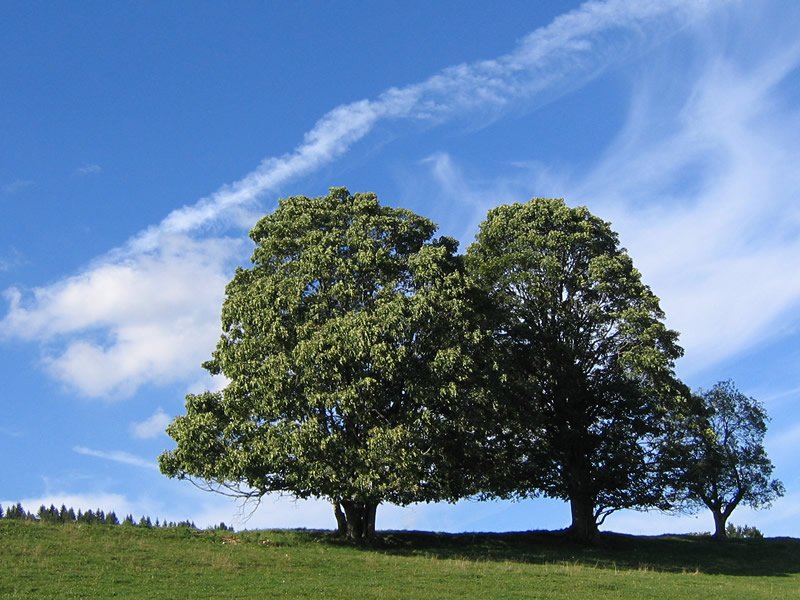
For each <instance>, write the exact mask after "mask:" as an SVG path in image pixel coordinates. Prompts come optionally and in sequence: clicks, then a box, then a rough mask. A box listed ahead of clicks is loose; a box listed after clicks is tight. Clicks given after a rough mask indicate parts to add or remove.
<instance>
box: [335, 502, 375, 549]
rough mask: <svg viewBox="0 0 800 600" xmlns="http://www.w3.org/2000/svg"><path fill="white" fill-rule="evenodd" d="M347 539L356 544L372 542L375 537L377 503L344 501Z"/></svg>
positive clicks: (342, 503)
mask: <svg viewBox="0 0 800 600" xmlns="http://www.w3.org/2000/svg"><path fill="white" fill-rule="evenodd" d="M341 505H342V508H344V516H345V521H346V525H345V527H346V531H347V537H348V538H349V539H351V540H353V541H355V542H359V543H360V542H364V541H368V540H371V539H372V538H373V537H374V536H375V513H376V512H377V510H378V503H377V502H358V501H353V500H342V502H341Z"/></svg>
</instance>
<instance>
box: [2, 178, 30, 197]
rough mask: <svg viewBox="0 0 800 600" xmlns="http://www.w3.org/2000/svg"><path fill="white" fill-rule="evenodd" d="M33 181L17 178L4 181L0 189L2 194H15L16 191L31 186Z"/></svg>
mask: <svg viewBox="0 0 800 600" xmlns="http://www.w3.org/2000/svg"><path fill="white" fill-rule="evenodd" d="M34 183H35V182H34V181H31V180H30V179H17V180H15V181H12V182H11V183H6V184H5V185H3V186H2V187H0V190H2V191H3V193H4V194H16V193H17V192H21V191H22V190H24V189H26V188H29V187H31V186H32V185H33V184H34Z"/></svg>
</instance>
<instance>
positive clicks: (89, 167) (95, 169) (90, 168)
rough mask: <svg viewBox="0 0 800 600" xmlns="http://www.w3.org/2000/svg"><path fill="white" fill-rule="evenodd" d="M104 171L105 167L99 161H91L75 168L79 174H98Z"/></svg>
mask: <svg viewBox="0 0 800 600" xmlns="http://www.w3.org/2000/svg"><path fill="white" fill-rule="evenodd" d="M102 172H103V167H101V166H100V165H98V164H97V163H90V164H86V165H83V166H82V167H78V168H77V169H75V173H77V174H78V175H97V174H98V173H102Z"/></svg>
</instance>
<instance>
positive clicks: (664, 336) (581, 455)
mask: <svg viewBox="0 0 800 600" xmlns="http://www.w3.org/2000/svg"><path fill="white" fill-rule="evenodd" d="M467 267H468V270H469V272H470V275H471V276H472V277H473V278H474V279H475V281H476V282H477V284H478V285H479V286H480V287H481V289H482V290H484V292H485V294H486V295H487V297H488V304H487V309H486V319H487V323H488V326H489V328H490V329H491V330H492V332H493V342H494V347H493V362H494V368H495V374H496V377H495V379H494V383H493V388H494V389H493V392H494V394H495V396H496V397H497V398H499V399H500V401H499V403H498V413H497V415H498V426H497V432H496V435H495V436H494V438H493V439H494V440H495V441H496V442H497V443H498V444H499V446H500V447H501V448H500V450H499V451H498V454H497V456H498V457H500V459H501V460H500V461H499V462H500V463H501V464H498V465H497V466H496V468H495V469H494V473H495V475H496V476H495V477H494V480H493V481H490V482H489V484H488V487H489V488H490V489H491V490H492V491H493V492H494V493H495V494H497V495H501V496H503V495H509V494H517V495H535V494H538V493H542V494H544V495H546V496H549V497H554V498H561V499H564V500H569V501H570V503H571V508H572V517H573V522H572V530H573V532H574V533H575V534H576V535H578V536H579V537H583V538H587V537H592V536H593V535H594V533H595V531H596V521H598V520H599V521H600V522H602V519H603V518H605V515H607V514H609V513H610V512H612V511H614V510H617V509H620V508H637V507H649V506H660V505H663V502H664V499H663V496H662V494H661V487H660V485H659V480H658V477H657V473H658V469H657V462H658V446H659V441H660V438H661V436H662V434H663V432H662V430H661V426H660V421H661V417H662V415H664V414H665V413H667V412H669V411H675V410H678V409H679V408H680V405H681V402H682V398H683V397H684V396H685V395H686V390H685V389H684V387H683V386H682V385H681V384H680V383H679V382H678V381H677V380H676V378H675V376H674V374H673V362H674V360H675V359H677V358H678V357H679V356H680V355H681V353H682V350H681V348H680V347H679V346H678V345H677V343H676V342H677V334H676V333H675V332H674V331H671V330H669V329H667V328H666V327H665V326H664V324H663V319H664V314H663V312H662V311H661V309H660V308H659V303H658V299H657V298H656V296H655V295H654V294H653V293H652V291H651V290H650V289H649V288H648V287H647V286H646V285H644V284H643V283H642V281H641V278H640V275H639V272H638V271H637V270H636V269H635V268H634V266H633V262H632V260H631V258H630V257H629V256H628V254H627V253H626V252H625V250H624V249H622V248H620V247H619V240H618V237H617V235H616V234H615V233H614V232H613V231H612V230H611V228H610V226H609V224H608V223H606V222H604V221H602V220H600V219H598V218H597V217H594V216H593V215H592V214H591V213H589V211H588V210H587V209H586V208H575V209H571V208H568V207H567V206H566V205H565V204H564V202H563V201H562V200H552V199H541V198H537V199H534V200H531V201H530V202H528V203H526V204H513V205H507V206H500V207H498V208H495V209H493V210H491V211H490V212H489V214H488V216H487V218H486V220H485V221H484V222H483V224H482V225H481V228H480V233H479V234H478V237H477V241H476V242H475V243H474V244H473V245H472V246H470V248H469V250H468V253H467Z"/></svg>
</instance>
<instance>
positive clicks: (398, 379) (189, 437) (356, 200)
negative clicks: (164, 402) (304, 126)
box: [159, 188, 472, 540]
mask: <svg viewBox="0 0 800 600" xmlns="http://www.w3.org/2000/svg"><path fill="white" fill-rule="evenodd" d="M435 231H436V226H435V225H434V224H433V223H432V222H430V221H429V220H427V219H425V218H423V217H420V216H418V215H416V214H414V213H412V212H410V211H408V210H403V209H397V208H391V207H384V206H381V205H380V204H379V202H378V198H377V197H376V196H375V195H374V194H355V195H351V194H350V193H349V192H348V191H347V190H346V189H344V188H333V189H331V191H330V194H329V195H327V196H325V197H319V198H307V197H303V196H298V197H292V198H288V199H284V200H281V202H280V205H279V207H278V209H277V210H275V211H274V212H273V213H272V214H270V215H267V216H266V217H264V218H263V219H261V220H260V221H259V222H258V223H257V224H256V226H255V227H254V228H253V230H252V231H251V233H250V237H251V238H252V239H253V241H254V242H255V243H256V249H255V251H254V253H253V258H252V261H253V266H252V268H250V269H239V270H237V272H236V275H235V276H234V278H233V280H232V281H231V282H230V284H229V285H228V287H227V289H226V299H225V303H224V305H223V309H222V327H223V334H222V337H221V339H220V341H219V343H218V345H217V349H216V351H215V352H214V354H213V358H212V360H210V361H209V362H207V363H205V365H204V366H205V368H206V369H208V370H209V371H210V372H211V373H212V374H224V375H225V376H226V377H227V378H228V379H229V380H230V383H229V384H228V386H227V387H226V388H225V389H224V390H223V391H221V392H218V393H216V392H206V393H203V394H199V395H189V396H187V398H186V415H184V416H180V417H178V418H177V419H175V421H174V422H173V423H172V424H171V425H170V426H169V427H168V429H167V432H168V433H169V435H170V436H172V438H173V439H175V441H176V442H177V448H176V449H175V450H173V451H171V452H166V453H164V454H162V455H161V457H160V459H159V463H160V466H161V470H162V472H163V473H165V474H167V475H169V476H171V477H179V478H196V479H199V480H201V481H203V480H204V481H205V483H206V485H207V486H208V487H209V489H212V490H214V491H220V492H222V493H228V494H234V495H238V496H240V497H245V498H247V497H260V496H262V495H264V494H266V493H269V492H287V493H290V494H292V495H293V496H295V497H297V498H308V497H319V498H327V499H328V500H330V502H331V503H332V504H333V507H334V514H335V515H336V518H337V524H338V528H339V531H340V532H341V533H346V534H347V535H348V536H349V537H350V538H351V539H354V540H362V539H368V538H370V537H371V536H372V535H373V534H374V531H375V512H376V509H377V507H378V505H379V504H380V503H382V502H386V501H388V502H394V503H397V504H408V503H411V502H419V501H429V500H442V499H455V498H457V497H459V496H461V495H463V494H464V493H465V491H466V490H465V489H464V484H463V481H462V480H461V479H460V478H458V477H453V476H452V475H453V469H451V467H452V466H453V465H454V464H457V463H463V462H464V461H463V450H461V448H462V446H463V445H462V444H461V443H460V442H459V441H458V435H459V433H458V432H459V431H461V429H462V428H461V424H462V423H463V421H464V420H465V418H467V417H468V416H469V411H468V410H467V409H466V408H465V407H466V403H467V401H468V398H467V396H466V394H465V393H464V389H463V387H464V386H463V385H462V384H463V382H464V381H465V379H466V378H467V376H468V374H469V372H470V364H471V360H472V359H471V353H470V352H468V351H467V350H465V347H466V343H465V340H466V339H467V338H468V337H469V331H468V327H467V326H466V325H465V315H466V314H467V313H468V311H469V304H468V302H467V299H466V294H465V287H466V286H465V279H464V274H463V268H462V261H461V259H460V258H459V257H458V256H456V254H455V251H456V248H457V242H455V240H453V239H451V238H438V239H434V238H433V234H434V232H435Z"/></svg>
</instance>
